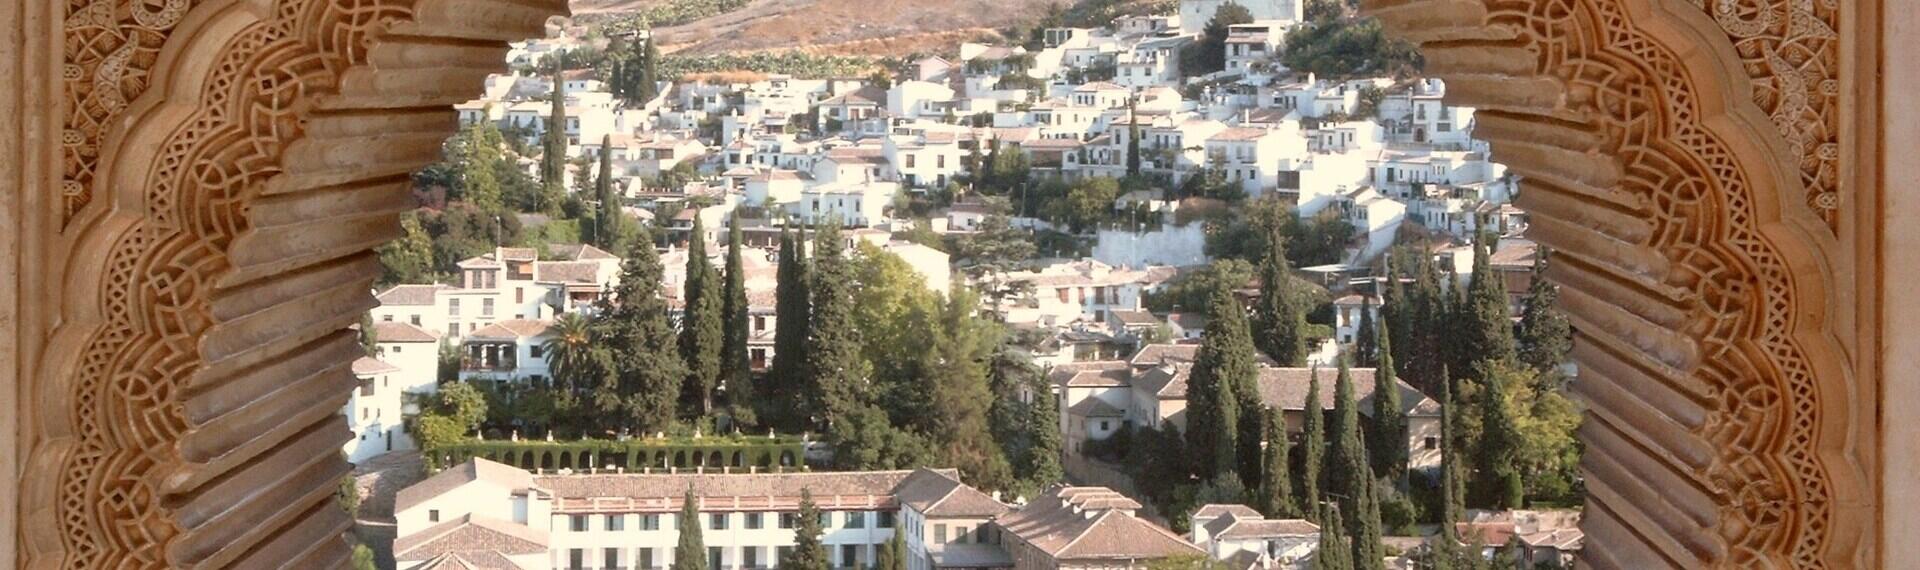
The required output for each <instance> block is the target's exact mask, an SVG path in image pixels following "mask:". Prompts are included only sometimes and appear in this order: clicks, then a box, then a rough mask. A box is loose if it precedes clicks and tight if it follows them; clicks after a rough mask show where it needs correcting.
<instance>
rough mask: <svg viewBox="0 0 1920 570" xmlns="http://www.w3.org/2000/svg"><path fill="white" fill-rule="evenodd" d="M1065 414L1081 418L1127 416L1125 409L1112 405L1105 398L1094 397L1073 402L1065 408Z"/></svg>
mask: <svg viewBox="0 0 1920 570" xmlns="http://www.w3.org/2000/svg"><path fill="white" fill-rule="evenodd" d="M1067 414H1068V415H1075V416H1080V417H1083V418H1123V417H1126V416H1127V412H1126V410H1122V409H1120V408H1117V407H1114V405H1113V404H1109V403H1107V401H1106V400H1102V399H1099V398H1094V397H1088V398H1086V399H1084V400H1080V403H1078V404H1074V405H1073V407H1071V408H1067Z"/></svg>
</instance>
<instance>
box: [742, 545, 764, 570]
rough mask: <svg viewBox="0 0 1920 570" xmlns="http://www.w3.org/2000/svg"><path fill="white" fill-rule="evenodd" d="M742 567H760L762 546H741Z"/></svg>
mask: <svg viewBox="0 0 1920 570" xmlns="http://www.w3.org/2000/svg"><path fill="white" fill-rule="evenodd" d="M740 567H742V568H759V567H760V547H758V546H743V547H741V548H740Z"/></svg>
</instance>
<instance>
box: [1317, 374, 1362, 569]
mask: <svg viewBox="0 0 1920 570" xmlns="http://www.w3.org/2000/svg"><path fill="white" fill-rule="evenodd" d="M1327 440H1328V445H1327V470H1326V479H1327V488H1326V494H1328V495H1331V496H1333V497H1334V498H1335V499H1337V500H1338V501H1339V503H1340V510H1341V511H1344V512H1346V513H1347V516H1348V517H1349V520H1356V521H1357V520H1359V519H1358V518H1357V516H1358V515H1356V513H1357V512H1358V511H1355V510H1354V508H1355V505H1354V501H1355V499H1356V498H1357V497H1358V496H1359V494H1360V488H1361V487H1362V486H1364V485H1367V484H1369V481H1366V480H1363V479H1358V477H1359V476H1360V471H1359V470H1358V469H1354V468H1353V466H1354V465H1355V464H1356V463H1366V461H1367V456H1366V450H1364V449H1361V448H1360V409H1359V405H1358V404H1357V403H1356V402H1355V401H1354V397H1353V374H1352V372H1351V371H1350V370H1348V367H1347V361H1346V359H1344V358H1343V359H1341V360H1340V375H1339V376H1338V377H1336V378H1335V380H1334V384H1333V421H1332V422H1330V423H1329V424H1328V428H1327ZM1355 562H1356V563H1357V562H1359V561H1358V560H1356V561H1355Z"/></svg>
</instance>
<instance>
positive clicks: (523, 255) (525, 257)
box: [500, 247, 540, 261]
mask: <svg viewBox="0 0 1920 570" xmlns="http://www.w3.org/2000/svg"><path fill="white" fill-rule="evenodd" d="M539 258H540V250H537V249H534V248H531V247H503V248H500V259H509V260H514V261H533V260H535V259H539Z"/></svg>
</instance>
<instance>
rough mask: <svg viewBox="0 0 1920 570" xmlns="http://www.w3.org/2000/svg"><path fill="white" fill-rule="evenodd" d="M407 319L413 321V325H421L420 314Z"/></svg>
mask: <svg viewBox="0 0 1920 570" xmlns="http://www.w3.org/2000/svg"><path fill="white" fill-rule="evenodd" d="M407 320H409V321H412V322H413V326H416V327H417V326H420V315H413V316H411V317H409V318H408V319H407Z"/></svg>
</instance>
